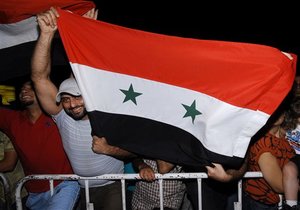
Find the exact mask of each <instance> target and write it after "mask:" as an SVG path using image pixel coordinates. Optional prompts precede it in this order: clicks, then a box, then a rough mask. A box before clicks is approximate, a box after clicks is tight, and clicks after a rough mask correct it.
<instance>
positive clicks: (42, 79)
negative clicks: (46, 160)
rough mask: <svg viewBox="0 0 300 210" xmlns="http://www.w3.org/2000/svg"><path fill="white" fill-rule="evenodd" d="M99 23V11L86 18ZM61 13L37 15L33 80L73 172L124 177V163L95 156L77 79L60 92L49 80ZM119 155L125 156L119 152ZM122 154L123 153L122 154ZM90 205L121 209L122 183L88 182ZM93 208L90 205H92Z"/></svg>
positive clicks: (65, 85) (109, 157)
mask: <svg viewBox="0 0 300 210" xmlns="http://www.w3.org/2000/svg"><path fill="white" fill-rule="evenodd" d="M86 17H88V18H93V19H96V17H97V10H92V11H90V12H89V14H88V15H87V16H86ZM56 18H58V13H57V11H56V10H55V9H54V8H51V9H50V10H49V11H46V12H44V13H41V14H38V15H37V20H38V24H39V26H40V31H41V33H40V36H39V39H38V41H37V44H36V47H35V50H34V54H33V57H32V72H31V78H32V80H33V82H34V85H35V88H36V91H37V95H38V98H39V100H40V102H41V104H42V107H43V109H44V110H45V111H46V112H48V113H49V114H50V115H52V116H53V118H54V120H55V121H56V124H57V126H58V128H59V131H60V134H61V136H62V140H63V145H64V149H65V151H66V153H67V155H68V157H69V160H70V162H71V165H72V168H73V170H74V172H75V173H76V174H77V175H80V176H85V177H89V176H98V175H103V174H120V173H124V163H123V161H121V160H118V159H116V158H114V157H112V156H108V155H105V154H96V153H94V152H93V150H92V149H91V147H92V141H93V138H92V136H91V125H90V121H89V118H88V115H87V112H86V109H85V106H84V101H83V98H82V96H81V92H80V90H79V88H78V86H77V83H76V81H75V79H74V78H72V77H71V78H68V79H66V80H65V81H63V82H62V83H61V85H60V87H59V90H57V88H56V86H55V84H54V83H53V82H52V81H51V80H50V79H49V75H50V72H51V61H50V60H51V59H50V51H51V50H50V49H51V43H52V40H53V37H54V35H55V32H56V30H57V25H56ZM111 148H113V149H116V152H117V153H118V154H121V155H122V152H124V153H125V154H126V155H128V153H127V152H126V151H123V150H121V149H119V148H115V147H111ZM120 152H121V153H120ZM79 182H80V184H81V196H82V197H81V201H82V202H81V204H82V205H81V209H86V202H85V189H84V188H85V183H84V182H83V181H79ZM89 188H90V189H89V191H90V194H89V195H90V202H91V203H93V206H94V209H97V210H104V209H105V210H111V209H114V210H118V209H122V190H121V183H120V182H119V181H113V180H91V181H89ZM89 205H91V204H89Z"/></svg>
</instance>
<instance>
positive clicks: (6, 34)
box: [0, 16, 38, 49]
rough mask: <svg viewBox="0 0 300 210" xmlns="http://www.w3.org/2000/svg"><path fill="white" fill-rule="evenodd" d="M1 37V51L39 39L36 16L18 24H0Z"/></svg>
mask: <svg viewBox="0 0 300 210" xmlns="http://www.w3.org/2000/svg"><path fill="white" fill-rule="evenodd" d="M0 37H1V42H0V49H3V48H7V47H11V46H14V45H18V44H22V43H25V42H31V41H35V40H36V39H37V37H38V28H37V22H36V18H35V16H34V17H30V18H28V19H25V20H22V21H20V22H17V23H11V24H0Z"/></svg>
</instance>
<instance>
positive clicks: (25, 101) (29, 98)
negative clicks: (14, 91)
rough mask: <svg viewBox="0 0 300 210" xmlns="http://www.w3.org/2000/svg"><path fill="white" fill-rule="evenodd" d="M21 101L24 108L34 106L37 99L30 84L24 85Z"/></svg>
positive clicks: (20, 96)
mask: <svg viewBox="0 0 300 210" xmlns="http://www.w3.org/2000/svg"><path fill="white" fill-rule="evenodd" d="M19 99H20V102H21V104H22V105H23V106H30V105H32V104H34V102H35V100H36V97H35V93H34V90H33V89H32V85H31V83H30V82H26V83H24V84H23V86H22V88H21V91H20V94H19Z"/></svg>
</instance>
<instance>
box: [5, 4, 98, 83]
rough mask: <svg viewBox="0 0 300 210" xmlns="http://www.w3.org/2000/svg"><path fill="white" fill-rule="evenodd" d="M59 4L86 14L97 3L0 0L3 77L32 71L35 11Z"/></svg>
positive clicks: (36, 27) (36, 29) (35, 36)
mask: <svg viewBox="0 0 300 210" xmlns="http://www.w3.org/2000/svg"><path fill="white" fill-rule="evenodd" d="M51 6H54V7H60V8H63V9H66V10H69V11H72V12H73V13H76V14H79V15H83V14H85V13H86V12H87V11H89V10H90V9H92V8H94V7H95V4H94V3H93V2H92V1H88V0H42V1H40V0H9V1H0V37H1V40H0V62H1V65H2V66H3V67H4V68H2V70H0V81H2V80H3V81H4V80H7V79H11V78H13V77H18V76H22V75H25V74H28V73H29V68H30V59H31V54H32V51H33V47H34V45H35V41H36V39H37V37H38V25H37V21H36V17H35V16H36V14H38V13H40V12H44V11H46V10H49V9H50V7H51Z"/></svg>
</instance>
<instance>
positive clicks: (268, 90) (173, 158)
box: [58, 10, 296, 167]
mask: <svg viewBox="0 0 300 210" xmlns="http://www.w3.org/2000/svg"><path fill="white" fill-rule="evenodd" d="M59 13H60V18H59V20H58V26H59V32H60V36H61V38H62V40H63V44H64V47H65V50H66V52H67V55H68V58H69V61H70V64H71V67H72V70H73V73H74V75H75V77H76V80H77V82H78V84H79V87H80V89H81V91H82V95H83V98H84V101H85V105H86V108H87V111H88V113H89V117H90V120H91V125H92V130H93V133H94V134H95V135H98V136H105V137H106V138H107V141H108V142H109V143H110V144H112V145H116V146H119V147H121V148H124V149H127V150H129V151H131V152H134V153H137V154H141V155H145V156H149V157H152V158H156V159H162V160H166V161H170V162H174V163H177V164H181V165H190V166H203V165H207V164H209V163H211V162H218V163H221V164H225V165H227V166H230V167H235V166H237V165H238V164H239V163H240V161H241V160H242V158H243V157H244V156H245V153H246V150H247V147H248V145H249V142H250V140H251V137H252V136H253V135H254V134H255V133H256V132H257V131H258V130H259V129H260V128H261V127H262V126H264V124H265V123H266V121H267V120H268V118H269V117H270V115H271V114H272V113H273V112H274V111H275V109H276V108H277V107H278V105H279V104H280V103H281V101H282V100H283V99H284V98H285V96H286V95H287V93H288V92H289V90H290V89H291V86H292V83H293V80H294V75H295V66H296V55H293V54H287V53H283V52H281V51H280V50H278V49H276V48H273V47H269V46H264V45H257V44H249V43H236V42H225V41H214V40H199V39H192V38H182V37H175V36H168V35H163V34H156V33H150V32H146V31H140V30H135V29H130V28H126V27H121V26H117V25H113V24H109V23H105V22H102V21H96V20H91V19H87V18H83V17H81V16H79V15H75V14H72V13H69V12H66V11H63V10H59Z"/></svg>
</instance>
